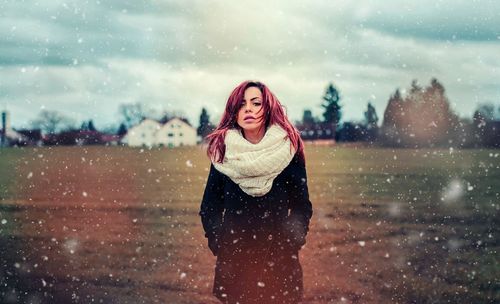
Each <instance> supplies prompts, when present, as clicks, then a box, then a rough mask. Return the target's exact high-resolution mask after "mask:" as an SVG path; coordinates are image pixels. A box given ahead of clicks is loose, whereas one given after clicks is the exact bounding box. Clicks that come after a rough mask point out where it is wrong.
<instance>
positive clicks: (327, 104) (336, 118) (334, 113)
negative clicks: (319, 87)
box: [321, 83, 342, 137]
mask: <svg viewBox="0 0 500 304" xmlns="http://www.w3.org/2000/svg"><path fill="white" fill-rule="evenodd" d="M339 102H340V94H339V91H338V90H337V88H336V87H335V86H334V85H333V84H332V83H330V84H329V85H328V87H327V88H326V91H325V95H324V96H323V103H322V104H321V106H322V107H323V108H324V109H325V111H324V112H323V123H324V124H327V125H331V127H330V128H331V130H332V132H331V133H332V134H331V135H332V137H335V133H336V129H337V127H338V124H339V122H340V118H341V117H342V112H341V108H342V106H341V105H340V104H339ZM330 128H329V129H330Z"/></svg>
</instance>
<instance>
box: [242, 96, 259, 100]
mask: <svg viewBox="0 0 500 304" xmlns="http://www.w3.org/2000/svg"><path fill="white" fill-rule="evenodd" d="M257 98H260V97H259V96H256V97H252V98H250V101H252V100H254V99H257ZM242 101H245V98H243V100H242Z"/></svg>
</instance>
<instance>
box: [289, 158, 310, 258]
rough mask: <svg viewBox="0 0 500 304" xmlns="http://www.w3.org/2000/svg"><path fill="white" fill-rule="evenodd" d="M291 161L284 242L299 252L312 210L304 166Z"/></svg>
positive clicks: (297, 161) (303, 243) (304, 239)
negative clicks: (287, 214) (288, 211)
mask: <svg viewBox="0 0 500 304" xmlns="http://www.w3.org/2000/svg"><path fill="white" fill-rule="evenodd" d="M292 161H293V164H292V167H291V169H292V170H291V171H290V180H289V183H288V191H289V192H290V196H289V198H290V201H289V208H290V214H289V216H288V218H287V220H286V221H285V224H284V228H285V237H286V239H285V240H286V242H288V243H289V245H290V246H291V247H292V249H294V250H299V249H300V248H301V247H302V246H304V245H305V243H306V235H307V232H308V231H309V222H310V220H311V217H312V214H313V209H312V204H311V201H310V200H309V189H308V186H307V172H306V166H305V164H304V163H303V162H302V161H300V160H298V159H297V158H295V159H294V160H292Z"/></svg>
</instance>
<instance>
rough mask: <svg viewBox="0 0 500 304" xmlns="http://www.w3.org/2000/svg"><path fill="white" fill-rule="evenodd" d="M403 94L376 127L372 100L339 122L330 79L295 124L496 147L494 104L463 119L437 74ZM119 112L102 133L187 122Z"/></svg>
mask: <svg viewBox="0 0 500 304" xmlns="http://www.w3.org/2000/svg"><path fill="white" fill-rule="evenodd" d="M403 92H404V94H403V93H401V91H400V89H399V88H398V89H396V90H395V92H394V93H393V94H391V96H390V97H389V99H388V102H387V106H386V108H385V110H384V112H383V115H382V122H381V124H380V125H379V116H378V114H377V112H376V109H375V107H374V106H373V104H372V103H371V102H370V101H368V102H367V105H366V108H365V110H364V111H363V116H364V119H363V120H362V121H342V115H343V109H342V108H343V106H342V104H341V100H342V96H341V94H340V91H339V89H338V88H337V87H336V86H335V85H334V84H333V83H329V84H328V85H327V86H326V89H325V91H324V94H323V96H322V101H321V102H319V103H318V104H317V105H319V106H320V107H321V108H322V115H321V117H315V116H314V115H313V114H312V111H311V109H304V110H303V115H302V119H301V120H299V121H295V122H294V124H295V125H296V127H297V128H298V129H299V131H300V132H301V136H302V138H303V139H304V140H318V139H332V140H335V141H337V142H363V143H367V144H370V145H380V146H390V147H413V148H419V147H448V146H450V147H481V146H487V147H498V146H500V106H499V107H498V108H497V109H495V106H494V105H493V104H491V103H483V104H480V105H479V106H478V107H477V109H476V111H475V112H474V115H473V117H471V118H467V117H465V118H461V117H459V116H458V115H457V114H456V113H455V112H454V111H453V110H452V109H451V107H450V102H449V100H448V98H447V96H446V90H445V88H444V86H443V85H442V84H441V83H440V82H439V81H438V80H437V79H436V78H433V79H431V81H430V83H429V85H428V86H425V87H424V86H421V85H419V84H418V82H417V81H416V80H413V81H412V83H411V84H410V87H409V88H408V89H407V90H405V91H403ZM118 113H119V117H120V118H121V122H120V124H119V126H118V127H109V128H107V129H105V130H102V131H101V132H104V133H109V134H116V135H117V136H119V137H120V136H123V135H124V134H126V132H127V130H128V129H129V128H131V127H132V126H134V125H136V124H138V123H140V122H141V121H142V120H143V119H145V118H153V119H156V120H158V121H159V122H161V123H164V122H166V121H168V120H169V119H171V118H173V117H181V118H183V119H185V120H186V121H187V118H185V116H184V114H183V112H168V111H163V112H158V111H157V110H154V109H150V108H147V107H146V106H145V105H144V104H142V103H128V104H120V105H119V109H118ZM32 125H33V127H35V128H39V129H41V130H43V131H44V132H45V133H46V134H48V136H47V138H48V142H47V144H57V143H60V144H74V143H75V137H79V138H80V139H81V140H83V141H84V144H100V143H102V142H100V141H99V138H101V137H100V136H98V135H99V134H98V133H99V131H98V130H96V128H95V126H94V122H93V120H87V121H84V122H82V123H81V125H80V126H77V125H76V123H75V121H74V120H72V119H70V118H68V117H66V116H64V115H63V114H61V113H59V112H57V111H49V110H42V111H41V112H40V114H39V115H38V117H37V119H35V120H34V121H32ZM214 129H215V125H214V124H213V123H212V122H211V121H210V115H209V113H208V111H207V109H206V108H205V107H203V108H202V109H201V113H200V116H199V124H198V127H197V134H198V135H200V136H201V138H205V136H206V135H207V134H209V133H210V132H211V131H213V130H214ZM82 134H83V135H82ZM82 136H83V139H82Z"/></svg>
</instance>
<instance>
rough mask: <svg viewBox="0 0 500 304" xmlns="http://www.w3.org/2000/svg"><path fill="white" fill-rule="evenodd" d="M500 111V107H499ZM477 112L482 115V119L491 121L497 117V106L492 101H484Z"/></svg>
mask: <svg viewBox="0 0 500 304" xmlns="http://www.w3.org/2000/svg"><path fill="white" fill-rule="evenodd" d="M498 109H499V112H500V107H499V108H498ZM476 112H478V114H479V115H481V117H482V119H484V120H485V121H491V120H494V119H495V106H494V105H493V104H492V103H483V104H480V105H479V106H478V107H477V109H476Z"/></svg>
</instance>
